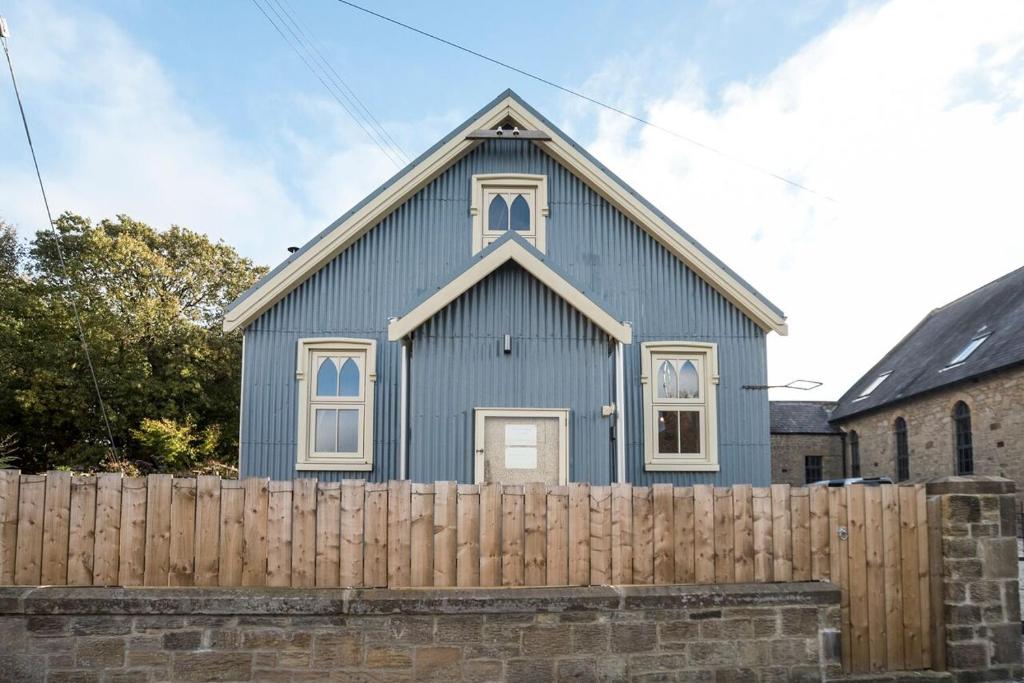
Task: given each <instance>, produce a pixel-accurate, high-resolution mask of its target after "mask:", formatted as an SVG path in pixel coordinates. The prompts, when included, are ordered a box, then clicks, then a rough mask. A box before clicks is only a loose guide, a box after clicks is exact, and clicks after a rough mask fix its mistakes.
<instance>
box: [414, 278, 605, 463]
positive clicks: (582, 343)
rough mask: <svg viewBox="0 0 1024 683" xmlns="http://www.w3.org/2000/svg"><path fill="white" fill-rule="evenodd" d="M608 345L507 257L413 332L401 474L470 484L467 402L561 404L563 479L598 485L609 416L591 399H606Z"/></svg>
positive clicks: (470, 437)
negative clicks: (506, 342)
mask: <svg viewBox="0 0 1024 683" xmlns="http://www.w3.org/2000/svg"><path fill="white" fill-rule="evenodd" d="M505 334H508V335H510V336H511V338H512V339H511V347H512V351H511V353H509V354H505V353H504V351H503V336H504V335H505ZM612 349H613V347H612V346H611V343H610V342H609V340H608V337H607V335H606V334H605V333H604V332H603V331H601V330H600V329H599V328H598V327H597V326H595V325H594V324H593V323H591V322H590V321H589V320H588V319H587V318H585V317H584V316H582V315H581V314H580V313H579V312H578V311H576V310H575V309H574V308H573V307H572V306H570V305H569V304H567V303H566V302H565V301H564V300H563V299H562V298H561V297H559V296H558V295H557V294H555V293H554V292H552V291H551V290H549V289H548V288H547V287H545V286H544V285H543V284H541V283H540V282H538V281H537V280H536V279H534V278H533V276H531V275H530V274H528V273H526V272H525V271H524V270H522V269H521V268H519V267H518V266H516V265H513V264H508V265H506V266H504V267H502V268H500V269H499V270H497V271H495V272H494V273H493V274H492V275H491V276H489V277H487V278H486V279H484V280H483V281H482V282H480V283H479V285H477V286H476V287H474V288H473V289H471V290H470V291H469V292H467V293H466V294H464V295H463V296H462V297H460V298H459V299H457V300H455V301H453V302H452V304H451V305H450V306H448V307H447V308H445V309H444V310H443V311H441V312H440V313H439V314H438V315H436V316H434V318H433V319H431V320H430V321H428V322H427V323H426V324H424V325H423V326H422V327H421V328H420V329H419V330H417V331H416V333H415V334H414V336H413V343H412V366H411V368H412V372H411V378H412V380H411V382H410V398H411V402H410V417H411V420H410V426H411V430H410V431H411V437H410V439H411V440H410V444H409V446H410V451H409V454H410V457H409V475H410V478H412V479H414V480H419V481H426V480H433V479H456V480H458V481H462V482H472V481H473V418H474V408H478V407H500V408H568V409H569V411H570V412H569V443H570V444H571V445H572V450H573V452H574V453H578V454H580V455H579V456H578V457H576V458H573V459H572V461H571V466H570V472H569V476H570V478H571V479H573V480H577V481H593V482H598V483H608V482H609V481H610V477H611V472H612V464H613V461H612V457H613V456H612V449H611V444H610V442H609V439H608V433H609V432H608V430H609V428H610V426H611V422H610V420H609V419H608V418H602V417H601V406H602V405H604V404H608V403H611V402H612V401H613V400H614V399H613V384H612V382H613V376H614V375H613V369H614V365H613V363H614V358H613V356H612ZM538 359H544V361H543V362H538ZM582 454H586V456H585V457H584V456H583V455H582Z"/></svg>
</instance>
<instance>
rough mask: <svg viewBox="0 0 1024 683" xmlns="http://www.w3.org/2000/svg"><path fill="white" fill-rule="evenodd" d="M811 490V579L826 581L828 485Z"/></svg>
mask: <svg viewBox="0 0 1024 683" xmlns="http://www.w3.org/2000/svg"><path fill="white" fill-rule="evenodd" d="M810 491H811V580H813V581H828V580H829V577H830V576H831V572H830V571H829V570H830V569H831V560H830V557H829V524H828V487H826V486H812V487H810Z"/></svg>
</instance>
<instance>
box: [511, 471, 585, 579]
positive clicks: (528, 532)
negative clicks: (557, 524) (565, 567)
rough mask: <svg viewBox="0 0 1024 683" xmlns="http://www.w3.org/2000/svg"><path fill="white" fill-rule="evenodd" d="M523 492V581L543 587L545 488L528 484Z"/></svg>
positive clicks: (546, 541)
mask: <svg viewBox="0 0 1024 683" xmlns="http://www.w3.org/2000/svg"><path fill="white" fill-rule="evenodd" d="M523 491H524V501H523V503H524V518H523V527H524V542H523V563H524V571H523V580H524V581H525V584H526V585H527V586H543V585H544V584H545V583H546V582H547V578H548V567H547V559H546V556H545V552H546V550H547V544H548V539H547V529H548V522H547V512H548V501H547V486H545V485H544V484H538V483H529V484H526V486H524V487H523ZM588 509H589V507H588ZM588 538H589V533H588Z"/></svg>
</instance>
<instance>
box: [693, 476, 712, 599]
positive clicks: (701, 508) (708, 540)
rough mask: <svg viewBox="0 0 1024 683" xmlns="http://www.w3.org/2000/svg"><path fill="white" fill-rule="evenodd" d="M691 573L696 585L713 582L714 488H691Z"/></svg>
mask: <svg viewBox="0 0 1024 683" xmlns="http://www.w3.org/2000/svg"><path fill="white" fill-rule="evenodd" d="M693 539H694V540H693V553H694V554H693V572H694V579H695V580H696V581H697V583H714V582H715V487H713V486H709V485H707V484H697V485H696V486H694V487H693Z"/></svg>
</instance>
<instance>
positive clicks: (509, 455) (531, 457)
mask: <svg viewBox="0 0 1024 683" xmlns="http://www.w3.org/2000/svg"><path fill="white" fill-rule="evenodd" d="M505 469H507V470H535V469H537V448H536V447H535V446H505Z"/></svg>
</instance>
